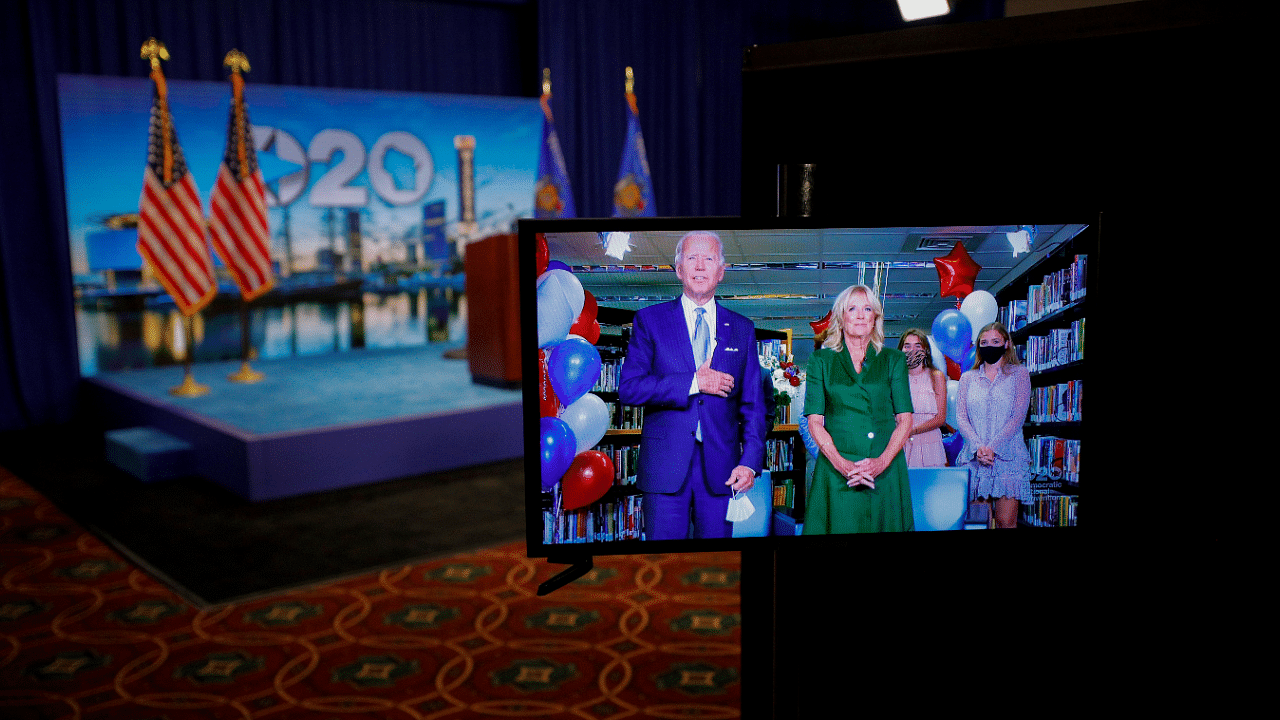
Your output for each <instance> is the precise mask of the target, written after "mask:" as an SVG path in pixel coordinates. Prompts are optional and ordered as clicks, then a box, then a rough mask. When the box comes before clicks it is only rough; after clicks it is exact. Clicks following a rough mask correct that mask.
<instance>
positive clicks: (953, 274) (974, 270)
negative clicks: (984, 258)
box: [933, 242, 982, 300]
mask: <svg viewBox="0 0 1280 720" xmlns="http://www.w3.org/2000/svg"><path fill="white" fill-rule="evenodd" d="M933 266H934V267H935V268H937V269H938V286H939V292H940V293H941V294H942V297H946V296H948V295H955V296H956V298H958V299H960V300H964V298H965V296H967V295H968V294H969V293H971V292H973V281H974V279H975V278H977V277H978V271H979V270H981V269H982V266H981V265H979V264H978V263H976V262H974V261H973V258H971V257H969V251H968V250H965V249H964V243H959V242H958V243H956V245H955V247H953V248H951V252H949V253H947V254H946V255H943V256H942V257H936V258H934V259H933Z"/></svg>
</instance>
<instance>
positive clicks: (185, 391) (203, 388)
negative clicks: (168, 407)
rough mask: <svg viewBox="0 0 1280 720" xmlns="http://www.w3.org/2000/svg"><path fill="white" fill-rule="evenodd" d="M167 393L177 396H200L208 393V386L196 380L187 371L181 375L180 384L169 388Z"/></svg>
mask: <svg viewBox="0 0 1280 720" xmlns="http://www.w3.org/2000/svg"><path fill="white" fill-rule="evenodd" d="M169 394H170V395H177V396H178V397H200V396H201V395H208V394H209V386H208V385H201V384H200V383H198V382H196V381H195V378H193V377H191V373H190V372H187V373H186V374H185V375H183V376H182V384H181V385H179V386H178V387H175V388H170V389H169Z"/></svg>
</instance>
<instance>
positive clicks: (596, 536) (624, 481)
mask: <svg viewBox="0 0 1280 720" xmlns="http://www.w3.org/2000/svg"><path fill="white" fill-rule="evenodd" d="M634 315H635V312H634V311H631V310H620V309H617V308H605V307H601V308H599V310H598V313H597V320H598V321H599V322H600V324H601V328H602V332H601V335H600V339H599V341H598V342H597V343H596V349H597V350H598V351H599V352H600V360H601V368H600V378H599V380H598V381H597V383H596V385H595V387H593V388H592V390H591V391H590V392H592V393H594V394H595V395H597V396H599V397H600V399H601V400H603V401H604V402H605V404H606V405H607V406H608V407H609V409H610V423H609V429H608V430H606V431H605V435H604V437H603V438H602V439H601V440H600V442H599V443H598V444H597V445H596V446H595V448H594V449H595V450H598V451H600V452H603V453H605V454H607V455H609V456H610V458H611V459H612V460H613V465H614V482H613V486H612V487H610V488H609V490H608V492H606V493H605V495H604V497H602V498H601V499H600V500H599V501H597V502H596V503H593V504H592V505H590V506H588V507H586V508H581V509H578V510H571V511H567V512H566V511H562V510H560V498H559V497H558V495H557V492H558V487H559V486H558V485H557V487H556V488H555V489H553V490H552V491H549V492H544V493H543V500H542V508H543V535H544V539H545V541H546V542H548V543H557V544H560V543H589V542H616V541H627V540H639V539H640V538H641V534H640V529H641V527H642V524H643V523H642V518H641V511H640V507H641V503H640V499H641V497H642V496H643V493H641V492H640V491H639V490H638V489H636V486H635V484H636V471H637V458H638V457H639V449H640V436H641V432H642V428H643V425H644V408H642V407H633V406H629V405H623V404H621V403H620V402H619V401H618V391H617V387H618V381H619V378H620V376H621V366H622V364H623V363H624V362H625V358H626V351H627V344H628V343H629V342H630V334H631V318H632V317H633V316H634ZM756 338H757V341H758V342H757V350H758V351H759V352H773V353H782V354H783V356H784V357H788V358H789V357H791V332H790V330H786V331H772V330H765V329H760V328H757V330H756ZM795 406H798V404H797V403H793V407H795ZM780 415H781V417H782V418H783V419H790V417H791V409H790V408H788V409H787V410H786V411H784V412H782V413H780ZM804 464H805V452H804V444H803V442H802V441H801V439H800V433H799V428H798V427H797V426H796V425H795V424H794V422H792V423H786V422H784V423H780V424H778V423H772V424H771V425H770V429H769V431H768V433H767V435H766V438H765V462H764V468H763V469H764V470H768V471H770V473H769V474H770V476H771V478H772V481H773V483H774V488H775V492H774V502H775V505H777V504H778V503H779V502H781V503H783V504H784V506H783V507H782V508H777V507H775V508H774V510H775V513H777V512H778V511H782V512H784V513H786V514H791V513H793V512H794V510H795V508H796V506H797V504H798V507H799V509H800V511H801V512H803V498H802V497H797V496H798V495H803V492H801V493H796V492H795V491H794V489H795V488H796V487H803V484H804V471H805V467H804ZM779 488H781V494H780V491H779ZM773 525H775V526H776V523H773Z"/></svg>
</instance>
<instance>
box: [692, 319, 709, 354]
mask: <svg viewBox="0 0 1280 720" xmlns="http://www.w3.org/2000/svg"><path fill="white" fill-rule="evenodd" d="M693 312H694V313H696V314H697V316H698V319H697V320H694V321H693V360H694V363H695V364H696V365H697V366H698V367H702V363H704V362H706V361H707V351H708V350H710V349H711V329H710V328H708V327H707V309H706V308H694V309H693Z"/></svg>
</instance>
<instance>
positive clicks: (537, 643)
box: [0, 469, 742, 720]
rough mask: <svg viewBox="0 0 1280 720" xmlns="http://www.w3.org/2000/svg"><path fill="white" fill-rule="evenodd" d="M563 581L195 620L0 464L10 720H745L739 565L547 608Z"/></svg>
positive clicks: (474, 560) (261, 605) (480, 578)
mask: <svg viewBox="0 0 1280 720" xmlns="http://www.w3.org/2000/svg"><path fill="white" fill-rule="evenodd" d="M175 542H180V539H175ZM560 569H562V568H561V566H555V565H548V564H547V563H545V562H544V561H542V560H530V559H529V558H527V557H525V551H524V546H523V544H520V543H516V544H508V545H502V546H498V547H493V548H489V549H485V550H480V551H476V552H471V553H467V554H463V555H458V556H454V557H450V558H444V559H439V560H435V561H430V562H425V563H421V564H417V565H409V566H403V567H395V568H390V569H384V570H381V571H378V572H375V573H370V574H367V575H361V576H357V577H349V578H344V579H341V580H337V581H334V582H330V583H326V584H320V585H315V586H310V587H306V588H301V589H292V590H288V591H283V592H280V593H278V594H273V595H268V596H264V597H260V598H257V599H254V600H251V601H245V602H239V603H235V604H223V605H215V606H210V607H198V606H195V605H193V604H191V603H190V602H188V601H187V600H185V599H183V598H182V597H181V596H179V595H177V594H175V593H174V592H173V591H172V590H170V589H169V588H168V587H166V586H165V585H163V584H161V583H160V582H158V581H157V580H155V579H154V578H152V577H150V576H149V575H147V574H146V573H144V572H143V571H142V570H140V569H139V568H137V567H135V566H134V565H132V564H131V563H130V562H128V561H127V560H125V559H124V558H123V557H122V556H120V555H119V554H117V553H116V552H115V551H114V550H113V549H111V548H110V547H109V546H107V545H105V544H104V543H102V542H101V541H99V540H98V539H97V538H96V537H95V536H93V535H92V534H90V533H87V532H85V531H84V530H83V529H81V528H79V527H78V526H76V525H75V524H74V522H72V521H71V520H70V519H69V518H68V517H67V516H65V515H64V514H63V513H62V512H61V511H59V510H58V509H57V508H56V507H54V506H53V505H52V504H51V503H49V501H48V500H46V499H45V498H43V497H42V496H41V495H39V494H38V493H36V492H35V491H34V490H32V489H31V487H30V486H28V485H26V484H25V483H23V482H22V481H21V480H20V479H18V478H17V477H15V476H13V475H12V474H11V473H8V472H7V471H4V470H3V469H0V577H2V580H3V584H2V586H0V717H6V718H22V719H25V718H139V719H150V718H167V719H168V720H187V719H194V718H201V719H206V718H268V717H270V718H358V717H367V718H400V717H403V718H446V717H448V718H487V717H525V716H529V717H534V716H536V717H549V718H578V719H585V720H614V719H616V718H626V717H658V718H734V717H740V715H741V706H740V705H741V704H740V696H741V682H742V678H741V667H742V664H741V622H742V618H741V614H740V585H739V571H740V559H739V555H738V554H737V553H713V554H688V555H684V554H665V555H638V556H626V557H604V558H598V559H597V560H596V564H595V568H594V569H593V570H592V571H591V572H590V573H589V574H588V575H586V576H585V577H583V578H581V579H579V580H577V581H575V582H574V583H572V584H570V585H569V586H567V587H565V588H562V589H560V590H557V591H556V592H554V593H552V594H551V595H549V596H547V597H543V598H539V597H537V596H536V594H535V590H536V588H537V586H538V584H539V583H540V582H542V581H544V580H546V579H548V578H549V577H551V576H552V575H554V574H555V573H556V572H559V570H560Z"/></svg>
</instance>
